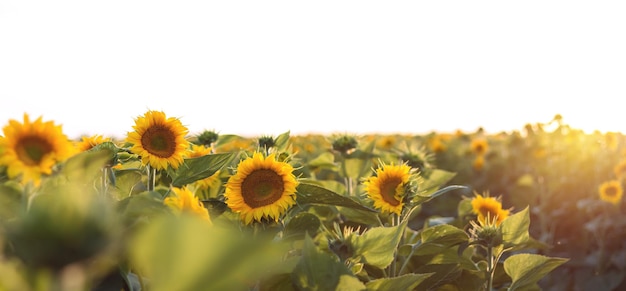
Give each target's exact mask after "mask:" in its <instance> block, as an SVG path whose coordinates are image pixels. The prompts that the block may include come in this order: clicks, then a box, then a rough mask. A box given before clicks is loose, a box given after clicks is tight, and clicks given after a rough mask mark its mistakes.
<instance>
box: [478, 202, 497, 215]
mask: <svg viewBox="0 0 626 291" xmlns="http://www.w3.org/2000/svg"><path fill="white" fill-rule="evenodd" d="M478 212H480V214H481V215H482V216H484V217H487V215H489V217H491V218H493V217H494V216H496V214H497V213H498V209H494V208H493V207H489V206H486V205H484V206H482V207H480V208H479V209H478Z"/></svg>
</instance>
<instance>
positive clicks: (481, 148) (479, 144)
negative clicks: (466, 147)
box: [470, 138, 489, 156]
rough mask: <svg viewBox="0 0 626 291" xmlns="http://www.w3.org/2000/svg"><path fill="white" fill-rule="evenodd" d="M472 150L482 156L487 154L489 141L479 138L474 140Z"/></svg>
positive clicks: (471, 145)
mask: <svg viewBox="0 0 626 291" xmlns="http://www.w3.org/2000/svg"><path fill="white" fill-rule="evenodd" d="M470 148H471V149H472V152H474V153H475V154H477V155H479V156H480V155H483V154H485V153H486V152H487V150H488V149H489V145H488V144H487V141H486V140H485V139H483V138H477V139H474V140H472V143H471V144H470Z"/></svg>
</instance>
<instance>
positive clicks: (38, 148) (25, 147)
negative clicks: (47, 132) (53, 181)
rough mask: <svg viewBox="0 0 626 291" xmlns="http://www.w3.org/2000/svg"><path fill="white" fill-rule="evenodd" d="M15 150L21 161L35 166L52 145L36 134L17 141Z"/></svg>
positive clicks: (50, 150)
mask: <svg viewBox="0 0 626 291" xmlns="http://www.w3.org/2000/svg"><path fill="white" fill-rule="evenodd" d="M15 152H16V154H17V157H18V158H19V159H20V161H22V163H24V164H26V165H28V166H36V165H39V163H40V162H41V160H42V159H43V157H44V156H45V155H47V154H49V153H50V152H52V145H51V144H50V143H49V142H48V141H47V140H45V139H42V138H40V137H38V136H27V137H24V138H22V139H21V140H20V141H19V142H18V143H17V146H16V147H15Z"/></svg>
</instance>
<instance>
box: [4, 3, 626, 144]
mask: <svg viewBox="0 0 626 291" xmlns="http://www.w3.org/2000/svg"><path fill="white" fill-rule="evenodd" d="M624 3H626V2H624V1H337V0H335V1H28V0H2V1H0V103H1V104H0V124H1V125H2V126H4V125H5V124H7V123H8V120H9V119H11V118H13V119H19V120H20V121H21V118H22V115H23V114H24V113H29V114H30V115H31V116H32V118H36V117H37V116H40V115H42V116H43V117H44V119H45V120H54V121H55V122H57V123H60V124H62V125H63V129H64V132H65V133H66V134H68V135H69V136H70V137H77V136H79V135H81V134H102V135H110V136H111V135H112V136H125V134H126V132H127V131H130V130H132V126H133V125H134V121H133V119H134V118H135V117H137V116H140V115H142V114H143V113H144V112H145V111H146V110H148V109H154V110H163V111H164V112H165V113H166V114H167V115H168V116H175V117H179V118H180V119H181V121H182V122H183V124H185V125H186V126H187V127H188V128H189V129H190V131H191V132H192V133H195V132H200V131H202V130H203V129H213V130H217V131H218V132H220V133H222V134H241V135H260V134H278V133H282V132H285V131H288V130H290V131H291V133H292V134H301V133H332V132H351V133H425V132H429V131H432V130H437V131H454V130H456V129H461V130H464V131H473V130H476V129H477V128H478V127H481V126H482V127H483V128H484V129H485V130H486V131H488V132H498V131H502V130H505V131H508V130H513V129H521V128H523V126H524V125H525V124H526V123H535V122H544V121H545V122H547V121H549V120H551V119H552V117H553V116H554V115H555V114H557V113H560V114H562V115H563V117H564V122H566V123H568V124H570V125H572V126H573V127H577V128H581V129H584V130H588V131H591V130H593V129H598V130H602V131H624V132H626V118H625V117H624V116H625V114H624V112H626V111H625V110H626V109H625V108H626V107H625V106H624V105H623V104H622V103H623V102H624V101H622V100H624V98H625V97H626V17H624V15H626V4H624Z"/></svg>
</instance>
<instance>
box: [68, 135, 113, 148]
mask: <svg viewBox="0 0 626 291" xmlns="http://www.w3.org/2000/svg"><path fill="white" fill-rule="evenodd" d="M108 141H111V138H105V137H103V136H101V135H92V136H83V137H81V140H80V141H79V142H77V143H76V149H77V150H78V151H79V152H84V151H88V150H90V149H92V148H93V147H95V146H97V145H99V144H101V143H104V142H108Z"/></svg>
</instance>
